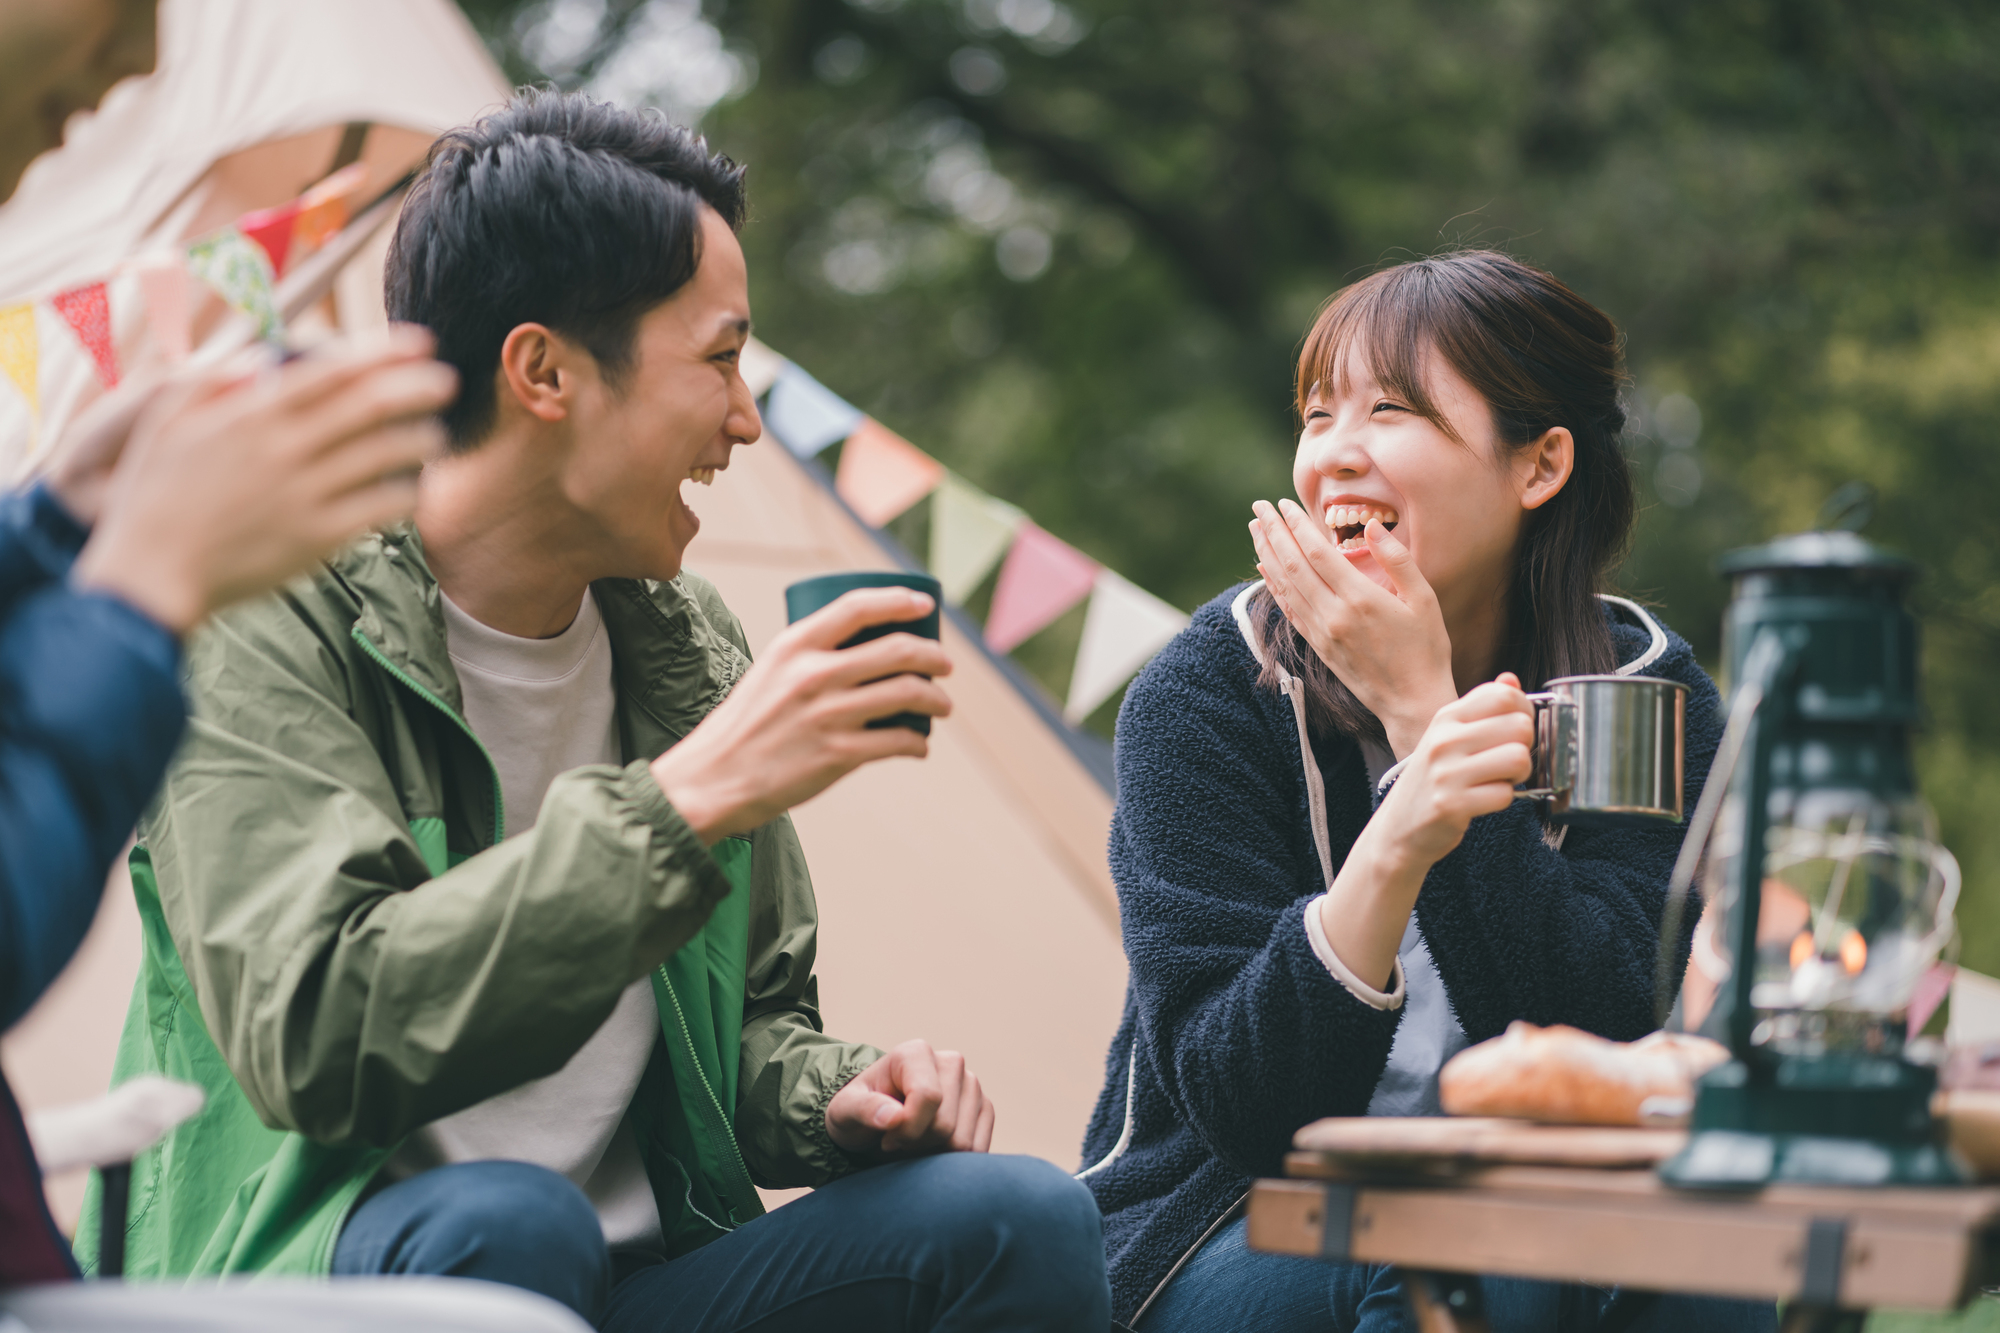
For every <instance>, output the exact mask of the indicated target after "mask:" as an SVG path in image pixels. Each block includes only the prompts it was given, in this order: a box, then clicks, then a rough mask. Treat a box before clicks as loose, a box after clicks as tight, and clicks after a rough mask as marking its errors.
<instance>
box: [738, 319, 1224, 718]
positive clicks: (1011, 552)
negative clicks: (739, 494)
mask: <svg viewBox="0 0 2000 1333" xmlns="http://www.w3.org/2000/svg"><path fill="white" fill-rule="evenodd" d="M740 368H741V370H742V373H743V378H744V379H745V380H746V381H747V382H748V383H749V385H750V391H751V392H752V393H753V394H756V395H757V396H758V397H760V398H762V399H763V400H764V429H765V430H766V431H768V432H769V433H770V434H771V435H772V437H774V438H775V439H776V440H777V441H778V442H779V443H781V444H783V445H784V446H785V448H787V449H788V450H790V451H791V452H792V453H793V454H795V455H797V456H798V457H800V458H810V457H813V456H815V455H818V454H820V453H823V452H824V451H826V450H827V449H830V448H832V447H833V446H834V445H835V444H841V445H842V448H841V451H840V464H839V467H838V468H837V469H836V470H835V473H834V483H833V484H834V489H835V490H837V491H838V492H839V493H840V497H841V499H843V500H845V501H846V502H847V505H848V507H849V508H850V509H852V510H853V511H854V512H855V513H856V514H857V515H859V516H860V518H861V520H862V521H863V522H865V523H868V524H870V525H871V526H874V527H878V528H879V527H882V526H884V525H885V524H887V523H889V522H890V521H891V520H892V519H895V518H897V517H898V516H900V515H902V514H904V513H906V512H908V511H909V510H910V509H911V508H913V507H914V506H916V505H917V504H918V503H920V502H921V501H923V500H925V499H927V498H928V499H929V500H930V503H931V511H930V528H931V549H930V571H931V573H932V574H934V575H935V576H936V577H937V580H938V582H939V583H940V584H941V585H942V586H943V589H944V597H945V600H946V601H947V602H950V603H952V604H953V605H962V604H963V603H964V601H965V599H966V598H967V597H969V596H971V595H972V593H973V591H974V590H975V589H976V588H978V587H979V585H980V584H981V583H982V582H984V581H985V579H986V576H987V575H988V574H990V573H992V572H993V568H994V566H996V565H998V566H999V569H1000V574H999V578H998V580H997V581H996V582H995V584H994V588H993V605H992V608H991V610H989V611H988V613H987V616H986V626H985V637H986V644H987V646H988V647H989V648H991V649H993V651H994V652H997V653H1007V652H1012V651H1013V650H1014V649H1015V648H1017V647H1019V646H1020V645H1021V644H1023V643H1025V642H1026V641H1027V640H1028V639H1030V638H1032V637H1034V636H1035V635H1036V634H1037V633H1039V632H1041V631H1042V630H1043V629H1046V628H1047V627H1048V626H1049V625H1050V624H1051V623H1053V622H1054V621H1055V620H1056V619H1057V618H1058V617H1060V616H1061V615H1062V614H1063V613H1064V612H1066V611H1068V610H1070V609H1071V608H1073V607H1075V606H1076V605H1077V604H1078V603H1080V602H1082V601H1084V599H1085V598H1088V599H1089V605H1088V606H1086V607H1085V609H1084V615H1083V637H1082V640H1081V641H1080V642H1079V644H1078V646H1077V653H1076V661H1075V664H1074V665H1073V666H1072V667H1071V669H1070V682H1069V697H1068V699H1067V701H1066V702H1065V703H1064V706H1063V716H1064V717H1065V718H1067V719H1068V720H1069V721H1070V722H1071V723H1077V722H1081V721H1082V720H1083V719H1084V718H1086V717H1088V716H1090V714H1091V713H1092V712H1094V711H1095V710H1096V709H1097V707H1098V706H1099V705H1100V704H1102V703H1103V702H1104V701H1105V700H1106V699H1109V698H1110V697H1111V696H1112V695H1113V694H1115V693H1117V691H1118V688H1119V686H1121V685H1123V684H1124V683H1125V682H1126V681H1128V680H1130V679H1131V678H1132V676H1133V675H1134V674H1136V673H1137V672H1138V671H1139V669H1140V668H1141V667H1143V666H1145V665H1146V663H1147V662H1149V661H1151V660H1152V657H1153V654H1155V653H1157V652H1159V650H1160V649H1161V648H1163V647H1165V646H1166V644H1167V642H1168V640H1170V639H1172V638H1173V637H1174V636H1175V635H1176V634H1178V633H1180V632H1181V630H1182V629H1183V628H1185V627H1186V625H1187V623H1188V617H1187V615H1186V614H1185V613H1184V612H1182V611H1181V610H1179V609H1178V608H1177V607H1174V606H1171V605H1169V604H1168V603H1166V602H1163V601H1161V600H1160V599H1159V598H1157V597H1155V596H1153V594H1151V593H1149V592H1147V591H1146V590H1145V589H1144V588H1141V587H1139V586H1138V585H1137V584H1135V583H1133V582H1132V581H1131V580H1129V579H1126V578H1124V577H1122V576H1120V575H1119V574H1118V573H1117V572H1116V571H1114V570H1110V569H1107V568H1105V567H1104V566H1103V565H1101V564H1099V563H1098V562H1097V561H1095V560H1093V559H1091V558H1090V557H1089V556H1087V555H1085V554H1084V553H1083V552H1081V551H1079V550H1077V549H1076V548H1075V547H1073V546H1071V545H1070V544H1069V543H1067V542H1065V541H1063V540H1062V539H1061V538H1059V537H1056V536H1054V535H1053V534H1051V533H1049V532H1048V531H1047V530H1046V529H1044V528H1042V527H1041V526H1039V525H1038V524H1036V523H1035V521H1034V520H1033V519H1031V518H1029V517H1028V515H1027V514H1025V513H1023V512H1022V511H1021V510H1020V509H1018V508H1016V507H1015V506H1013V505H1010V504H1008V503H1007V502H1006V501H1005V500H1000V499H996V498H995V497H993V496H991V495H988V494H986V492H984V491H982V490H980V489H979V488H978V487H977V486H974V485H973V484H972V483H971V482H969V481H967V480H966V479H965V478H963V477H961V476H959V475H958V474H957V473H955V472H952V471H950V470H949V469H947V468H946V467H945V466H944V464H942V463H940V462H938V460H937V459H935V458H932V457H931V456H930V455H929V454H927V453H925V452H924V451H923V450H921V449H919V448H917V447H916V446H915V445H914V444H911V443H910V442H909V441H908V440H906V439H904V438H903V437H902V436H900V435H898V434H896V432H894V431H892V430H890V429H889V428H888V427H887V426H884V425H883V424H882V423H881V422H879V421H876V420H874V419H873V418H872V417H869V416H867V415H866V414H865V413H863V412H862V411H861V409H859V408H857V407H854V406H853V405H852V404H850V403H847V402H845V401H843V400H842V399H841V397H840V395H838V394H836V393H834V392H833V390H831V389H829V388H827V387H826V386H825V385H824V384H821V383H820V382H819V381H818V380H816V379H814V378H813V377H812V376H811V375H809V374H807V373H806V372H805V371H804V370H802V369H801V368H800V367H799V366H797V365H796V364H794V363H793V362H791V361H789V360H787V359H785V358H784V357H782V356H780V355H779V354H778V353H776V352H774V351H772V350H771V349H770V348H769V347H766V346H765V345H764V344H762V343H760V342H758V341H757V340H756V339H754V338H753V339H751V340H750V343H749V345H748V346H746V347H745V348H744V350H743V356H742V359H741V366H740Z"/></svg>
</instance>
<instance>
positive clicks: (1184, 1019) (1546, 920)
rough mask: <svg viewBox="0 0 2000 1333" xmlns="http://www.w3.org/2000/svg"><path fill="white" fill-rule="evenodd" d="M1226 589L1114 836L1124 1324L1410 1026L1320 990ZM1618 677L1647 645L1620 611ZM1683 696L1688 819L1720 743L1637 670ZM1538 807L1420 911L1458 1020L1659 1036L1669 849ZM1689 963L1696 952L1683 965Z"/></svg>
mask: <svg viewBox="0 0 2000 1333" xmlns="http://www.w3.org/2000/svg"><path fill="white" fill-rule="evenodd" d="M1239 591H1240V588H1232V589H1230V590H1229V591H1228V592H1226V593H1224V594H1223V595H1222V596H1220V597H1218V598H1216V599H1215V600H1214V601H1212V602H1210V603H1208V605H1206V606H1204V607H1203V608H1202V609H1201V610H1200V611H1198V612H1196V613H1195V616H1194V620H1193V623H1192V624H1190V625H1189V626H1188V628H1187V629H1186V630H1185V631H1184V632H1183V633H1182V634H1181V635H1180V636H1179V637H1178V638H1176V639H1175V640H1174V641H1173V642H1172V643H1171V644H1169V645H1168V646H1167V647H1166V649H1165V650H1164V651H1162V652H1161V653H1160V655H1159V656H1158V657H1157V658H1155V659H1154V660H1153V662H1152V664H1151V665H1150V666H1149V667H1147V668H1146V670H1145V672H1144V673H1143V674H1141V675H1140V677H1139V679H1138V680H1137V681H1135V682H1134V683H1133V685H1132V687H1131V689H1130V690H1129V691H1128V692H1127V694H1126V697H1125V704H1124V707H1123V708H1122V709H1121V710H1120V712H1119V716H1118V741H1117V752H1116V767H1117V775H1118V806H1117V812H1116V814H1115V815H1114V816H1113V819H1112V825H1111V869H1112V875H1113V877H1114V878H1115V880H1116V881H1117V885H1118V897H1119V904H1120V911H1121V914H1122V919H1123V924H1124V936H1125V953H1126V957H1127V959H1128V960H1129V961H1130V964H1131V980H1130V984H1129V988H1128V990H1127V992H1126V998H1125V1014H1124V1018H1123V1021H1122V1022H1121V1023H1120V1025H1119V1029H1118V1034H1117V1036H1116V1037H1115V1038H1114V1039H1113V1040H1112V1043H1111V1051H1110V1053H1109V1055H1108V1056H1107V1058H1106V1061H1105V1082H1104V1090H1103V1092H1102V1093H1100V1094H1099V1096H1098V1100H1097V1107H1096V1110H1095V1112H1094V1113H1093V1114H1092V1116H1091V1122H1090V1128H1089V1130H1088V1131H1087V1132H1086V1134H1085V1137H1084V1144H1083V1161H1084V1162H1085V1163H1086V1169H1085V1171H1084V1175H1083V1178H1084V1180H1085V1182H1086V1183H1087V1184H1088V1185H1089V1186H1090V1187H1091V1190H1092V1192H1093V1193H1094V1194H1095V1195H1096V1196H1097V1202H1098V1207H1099V1208H1100V1209H1101V1210H1102V1212H1103V1214H1104V1226H1105V1241H1106V1245H1107V1249H1108V1256H1109V1260H1110V1267H1111V1285H1112V1293H1113V1300H1112V1308H1113V1309H1114V1310H1115V1311H1116V1312H1117V1313H1118V1316H1119V1317H1120V1318H1124V1319H1129V1318H1130V1317H1131V1316H1132V1314H1133V1312H1134V1311H1135V1310H1137V1309H1138V1308H1139V1307H1140V1306H1141V1305H1142V1304H1143V1303H1144V1302H1145V1300H1146V1298H1147V1297H1148V1296H1149V1295H1150V1294H1151V1293H1152V1291H1153V1290H1154V1288H1155V1287H1157V1286H1158V1285H1159V1283H1160V1282H1161V1280H1162V1279H1163V1278H1165V1277H1166V1276H1167V1275H1168V1273H1169V1272H1170V1271H1171V1270H1172V1269H1173V1267H1174V1265H1175V1263H1176V1262H1177V1261H1178V1260H1179V1259H1180V1258H1181V1256H1182V1255H1183V1254H1184V1253H1186V1252H1187V1251H1188V1249H1189V1248H1190V1247H1191V1246H1193V1245H1194V1244H1195V1243H1196V1242H1197V1241H1198V1240H1200V1239H1201V1238H1202V1236H1203V1235H1204V1233H1205V1232H1207V1231H1208V1229H1209V1228H1210V1226H1211V1225H1212V1224H1213V1223H1214V1222H1216V1220H1217V1219H1218V1218H1220V1217H1222V1216H1223V1215H1224V1214H1225V1213H1226V1212H1228V1211H1229V1210H1230V1209H1231V1207H1232V1205H1233V1204H1234V1203H1235V1202H1236V1201H1237V1200H1238V1199H1239V1198H1240V1197H1242V1195H1243V1193H1244V1192H1245V1191H1246V1190H1247V1189H1248V1188H1249V1185H1250V1182H1251V1180H1252V1179H1253V1178H1255V1177H1257V1176H1270V1175H1278V1174H1281V1173H1282V1162H1283V1157H1284V1154H1285V1152H1286V1151H1287V1150H1288V1149H1289V1147H1290V1145H1291V1139H1292V1135H1293V1133H1294V1132H1296V1131H1297V1130H1298V1129H1299V1127H1300V1126H1302V1125H1305V1124H1307V1123H1309V1122H1310V1121H1313V1120H1316V1119H1319V1118H1320V1117H1322V1116H1333V1115H1362V1114H1364V1113H1365V1112H1366V1111H1367V1109H1368V1102H1369V1098H1370V1096H1371V1095H1372V1094H1373V1092H1374V1089H1375V1084H1376V1081H1377V1080H1378V1079H1379V1078H1380V1077H1381V1075H1382V1070H1383V1067H1384V1065H1385V1064H1386V1063H1387V1061H1388V1056H1389V1047H1390V1043H1391V1042H1392V1040H1393V1039H1394V1037H1395V1031H1396V1024H1397V1021H1398V1020H1399V1018H1400V1017H1401V1011H1400V1010H1383V1009H1375V1008H1371V1007H1370V1006H1368V1005H1367V1004H1364V1003H1363V1002H1362V1001H1361V1000H1359V999H1357V998H1356V997H1355V996H1354V995H1352V994H1351V993H1349V992H1348V991H1347V990H1346V989H1345V988H1344V987H1342V986H1341V984H1340V983H1339V982H1337V981H1335V980H1334V979H1333V977H1332V976H1331V975H1330V974H1329V973H1328V972H1327V969H1326V967H1325V965H1324V964H1322V963H1321V962H1320V960H1319V958H1318V957H1317V956H1316V955H1315V954H1314V953H1313V951H1312V946H1311V944H1310V943H1308V941H1307V939H1306V933H1305V926H1304V913H1305V905H1306V902H1307V900H1308V899H1310V898H1313V897H1316V896H1317V895H1319V894H1320V893H1321V892H1322V891H1323V890H1324V888H1325V886H1324V884H1322V883H1321V880H1320V870H1319V857H1318V853H1317V852H1316V851H1315V850H1314V847H1313V837H1312V826H1311V823H1310V816H1309V813H1308V805H1307V794H1306V782H1305V775H1304V770H1303V768H1302V765H1301V763H1300V755H1299V741H1298V731H1297V726H1296V723H1295V721H1294V719H1293V716H1292V710H1291V704H1290V702H1289V701H1288V700H1287V699H1286V698H1284V697H1283V696H1282V695H1280V694H1279V693H1277V692H1276V691H1274V690H1266V689H1260V688H1258V686H1257V684H1256V678H1257V670H1258V668H1257V662H1256V659H1255V658H1254V657H1253V656H1252V655H1251V652H1250V649H1249V646H1248V645H1247V644H1246V643H1244V641H1243V637H1242V635H1241V633H1240V632H1239V631H1238V629H1237V625H1236V622H1235V619H1234V617H1233V616H1232V614H1231V612H1230V605H1231V603H1232V602H1233V601H1234V600H1235V597H1236V595H1237V593H1238V592H1239ZM1606 617H1607V620H1608V622H1609V623H1610V625H1611V632H1612V636H1613V641H1614V643H1615V645H1616V648H1617V653H1618V660H1619V661H1620V662H1621V663H1623V662H1631V661H1634V660H1636V659H1638V658H1639V657H1640V655H1641V654H1642V653H1644V652H1645V651H1646V650H1647V649H1648V648H1649V647H1650V645H1651V643H1652V639H1651V635H1650V633H1649V632H1648V631H1647V630H1645V629H1642V628H1638V627H1635V626H1632V625H1629V624H1626V623H1625V622H1624V621H1623V620H1622V619H1620V618H1619V617H1618V616H1616V615H1615V614H1613V613H1612V612H1611V611H1610V610H1609V609H1608V608H1607V611H1606ZM1643 674H1646V675H1649V676H1661V677H1665V678H1667V679H1669V680H1677V681H1680V682H1682V683H1684V684H1686V685H1687V686H1688V687H1689V695H1688V704H1687V749H1686V770H1685V772H1686V788H1685V796H1684V799H1685V802H1686V806H1687V808H1689V809H1692V808H1693V806H1694V803H1695V801H1696V800H1697V799H1698V798H1699V796H1700V794H1701V785H1702V780H1703V778H1704V777H1706V775H1707V773H1708V766H1709V761H1710V759H1711V758H1712V757H1713V755H1714V753H1715V746H1716V742H1717V741H1718V740H1719V739H1720V737H1721V728H1722V711H1721V704H1720V700H1719V699H1718V697H1717V695H1716V690H1715V686H1714V684H1713V683H1712V682H1711V681H1710V680H1709V678H1708V676H1707V675H1706V674H1705V673H1704V672H1703V671H1702V669H1701V667H1700V666H1699V665H1698V664H1697V663H1696V662H1695V659H1694V654H1693V652H1692V651H1691V650H1690V649H1689V648H1688V646H1687V644H1686V643H1684V642H1683V641H1682V640H1681V639H1680V638H1679V637H1677V636H1674V635H1672V634H1669V635H1668V636H1667V647H1666V650H1665V652H1664V653H1662V654H1661V655H1660V656H1659V657H1658V658H1657V659H1656V660H1654V661H1652V662H1650V663H1648V664H1647V665H1646V667H1645V670H1644V673H1643ZM1314 751H1315V754H1316V757H1317V760H1318V764H1319V767H1320V771H1321V773H1322V775H1323V776H1324V779H1325V783H1326V802H1327V825H1328V833H1329V836H1330V840H1331V847H1332V852H1333V859H1334V864H1335V866H1336V867H1338V865H1339V864H1340V862H1341V861H1342V860H1343V859H1344V858H1345V856H1346V854H1347V849H1348V848H1349V847H1351V846H1352V845H1353V843H1354V839H1355V838H1356V836H1357V835H1359V833H1360V832H1361V828H1362V826H1363V825H1364V824H1366V823H1367V821H1368V818H1369V816H1370V815H1371V814H1372V813H1373V811H1374V803H1375V801H1374V795H1373V793H1371V791H1370V788H1369V782H1368V776H1367V769H1366V764H1365V762H1364V760H1363V758H1362V756H1361V751H1360V748H1359V747H1358V746H1357V745H1355V744H1354V743H1353V742H1352V741H1349V740H1346V739H1344V738H1337V737H1336V738H1330V739H1322V740H1316V741H1315V743H1314ZM1542 834H1543V828H1542V824H1541V821H1540V819H1539V818H1538V816H1537V815H1536V813H1535V811H1534V809H1533V808H1532V807H1531V806H1529V805H1528V804H1527V803H1525V802H1523V803H1520V804H1516V805H1515V806H1513V807H1512V808H1511V809H1508V810H1505V811H1502V812H1500V813H1498V814H1493V815H1487V816H1484V817H1482V818H1480V819H1476V820H1474V821H1473V823H1472V826H1471V828H1470V829H1469V830H1468V832H1467V833H1466V836H1465V840H1464V841H1463V842H1462V843H1461V844H1460V845H1459V847H1458V848H1457V850H1455V851H1453V852H1452V853H1451V854H1450V855H1449V856H1447V857H1445V858H1444V859H1443V860H1442V861H1440V862H1438V863H1437V865H1436V866H1434V867H1433V868H1432V869H1431V872H1430V874H1429V876H1428V877H1427V878H1426V879H1425V881H1424V887H1423V890H1422V892H1421V894H1420V895H1419V897H1418V899H1417V912H1416V916H1417V924H1418V928H1419V929H1420V930H1421V931H1422V933H1423V936H1424V940H1425V942H1426V943H1427V944H1428V945H1429V947H1430V951H1431V954H1432V957H1433V958H1434V959H1435V960H1436V963H1437V968H1438V973H1439V975H1440V976H1441V977H1442V978H1443V981H1444V986H1445V991H1446V994H1447V996H1448V998H1449V1000H1450V1003H1451V1007H1452V1011H1453V1013H1454V1014H1455V1016H1456V1017H1457V1018H1458V1021H1459V1024H1460V1025H1461V1026H1462V1027H1463V1028H1464V1029H1465V1032H1466V1035H1467V1036H1468V1037H1469V1038H1470V1039H1471V1040H1473V1041H1483V1040H1485V1039H1486V1038H1488V1037H1491V1036H1495V1035H1497V1034H1498V1033H1500V1032H1502V1031H1503V1030H1505V1028H1506V1026H1507V1024H1508V1023H1509V1022H1511V1021H1513V1020H1514V1019H1527V1020H1528V1021H1530V1022H1533V1023H1542V1024H1547V1023H1568V1024H1573V1025H1574V1026H1576V1027H1580V1028H1584V1029H1587V1030H1589V1031H1592V1032H1597V1033H1601V1034H1603V1035H1605V1036H1607V1037H1612V1038H1616V1039H1619V1040H1628V1039H1631V1038H1634V1037H1638V1036H1641V1035H1643V1034H1644V1033H1646V1032H1649V1031H1651V1030H1652V1029H1653V1027H1654V1026H1655V1024H1654V1021H1653V1004H1654V996H1653V978H1654V969H1655V967H1656V965H1657V948H1658V939H1659V935H1658V931H1659V921H1660V915H1661V909H1662V907H1663V905H1664V902H1665V898H1666V889H1667V881H1668V877H1669V874H1670V873H1671V871H1672V867H1673V862H1674V858H1675V856H1676V855H1677V854H1678V853H1679V851H1680V845H1681V830H1680V829H1679V828H1676V827H1658V828H1646V829H1622V828H1621V829H1586V828H1580V827H1579V828H1572V829H1570V830H1569V831H1568V833H1567V834H1566V835H1565V839H1564V842H1563V845H1562V850H1560V851H1556V850H1554V849H1552V848H1550V847H1549V845H1548V844H1547V843H1546V842H1545V841H1544V840H1543V836H1542ZM1681 947H1682V949H1683V951H1685V948H1686V943H1685V940H1683V941H1682V944H1681Z"/></svg>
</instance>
